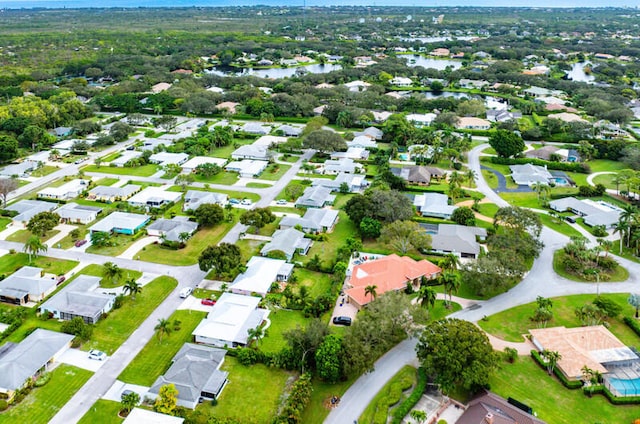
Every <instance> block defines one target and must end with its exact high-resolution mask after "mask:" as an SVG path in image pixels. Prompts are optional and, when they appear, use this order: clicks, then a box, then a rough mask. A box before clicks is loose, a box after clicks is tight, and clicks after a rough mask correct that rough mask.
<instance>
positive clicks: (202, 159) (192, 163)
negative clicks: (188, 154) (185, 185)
mask: <svg viewBox="0 0 640 424" xmlns="http://www.w3.org/2000/svg"><path fill="white" fill-rule="evenodd" d="M205 163H212V164H214V165H218V166H219V167H223V166H224V164H225V163H227V160H226V159H221V158H212V157H209V156H194V157H192V158H191V159H189V160H188V161H186V162H185V163H183V164H182V172H184V173H186V174H190V173H192V172H195V171H196V168H197V167H198V165H204V164H205Z"/></svg>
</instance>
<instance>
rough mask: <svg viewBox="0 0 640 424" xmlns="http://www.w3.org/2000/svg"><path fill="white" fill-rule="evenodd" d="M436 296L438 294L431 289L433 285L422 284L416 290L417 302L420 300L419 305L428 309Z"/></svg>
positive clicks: (434, 302) (434, 301)
mask: <svg viewBox="0 0 640 424" xmlns="http://www.w3.org/2000/svg"><path fill="white" fill-rule="evenodd" d="M437 296H438V294H437V293H436V291H435V290H434V289H433V287H429V286H422V287H420V290H419V291H418V302H420V306H422V307H424V308H426V309H427V310H429V309H431V308H433V307H434V305H435V304H436V297H437Z"/></svg>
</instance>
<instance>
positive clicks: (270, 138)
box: [252, 135, 287, 147]
mask: <svg viewBox="0 0 640 424" xmlns="http://www.w3.org/2000/svg"><path fill="white" fill-rule="evenodd" d="M286 141H287V137H278V136H275V135H263V136H262V137H260V138H258V139H257V140H256V141H254V142H253V143H252V146H265V147H269V146H271V145H272V144H274V143H275V144H279V143H285V142H286Z"/></svg>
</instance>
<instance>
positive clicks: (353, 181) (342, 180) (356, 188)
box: [311, 172, 369, 193]
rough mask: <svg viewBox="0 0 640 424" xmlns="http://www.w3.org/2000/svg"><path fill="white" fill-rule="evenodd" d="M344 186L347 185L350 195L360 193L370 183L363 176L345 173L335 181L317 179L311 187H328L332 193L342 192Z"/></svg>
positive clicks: (339, 175)
mask: <svg viewBox="0 0 640 424" xmlns="http://www.w3.org/2000/svg"><path fill="white" fill-rule="evenodd" d="M343 184H346V185H347V188H348V191H349V193H358V192H360V191H362V190H364V189H365V188H367V186H369V182H368V181H367V180H366V179H365V177H364V176H363V175H359V174H345V173H344V172H342V173H340V174H338V176H337V177H336V178H335V180H330V179H328V178H316V179H314V180H313V182H312V183H311V186H312V187H315V186H320V187H326V188H328V189H329V190H331V191H340V190H341V188H342V185H343Z"/></svg>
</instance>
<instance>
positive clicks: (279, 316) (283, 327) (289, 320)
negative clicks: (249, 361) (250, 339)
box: [259, 309, 311, 353]
mask: <svg viewBox="0 0 640 424" xmlns="http://www.w3.org/2000/svg"><path fill="white" fill-rule="evenodd" d="M269 320H270V321H271V325H270V326H269V328H268V329H267V337H265V338H264V339H262V340H261V341H260V344H259V348H260V350H262V351H264V352H269V353H276V352H279V351H280V350H281V349H282V348H283V347H285V346H286V345H287V343H286V341H285V340H284V337H283V335H282V334H283V333H285V332H286V331H289V330H293V329H294V328H296V327H297V326H300V327H305V326H306V325H307V323H309V322H310V321H311V318H305V316H304V314H303V313H302V311H291V310H282V309H275V310H272V311H271V313H270V314H269Z"/></svg>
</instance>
